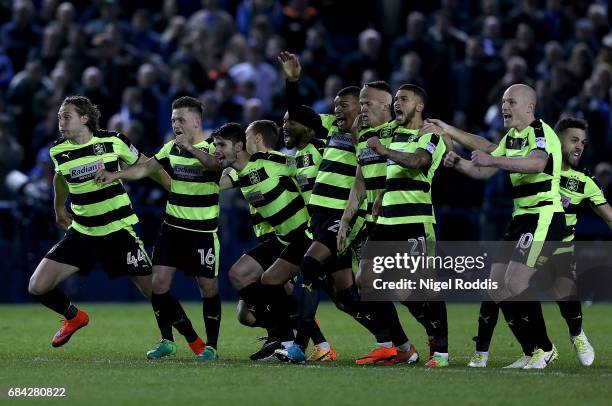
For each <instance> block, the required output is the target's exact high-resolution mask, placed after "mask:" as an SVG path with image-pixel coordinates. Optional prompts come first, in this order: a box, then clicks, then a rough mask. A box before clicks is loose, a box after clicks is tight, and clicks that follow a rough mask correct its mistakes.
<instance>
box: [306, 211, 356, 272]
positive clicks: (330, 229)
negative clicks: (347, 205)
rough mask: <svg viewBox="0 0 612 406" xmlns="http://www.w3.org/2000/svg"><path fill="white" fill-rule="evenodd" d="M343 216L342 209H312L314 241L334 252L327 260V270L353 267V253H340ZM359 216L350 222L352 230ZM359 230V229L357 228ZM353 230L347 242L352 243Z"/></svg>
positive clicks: (311, 219)
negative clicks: (339, 234) (339, 239)
mask: <svg viewBox="0 0 612 406" xmlns="http://www.w3.org/2000/svg"><path fill="white" fill-rule="evenodd" d="M341 218H342V211H341V210H333V209H325V208H321V207H316V208H314V209H312V216H311V218H310V229H311V231H312V237H313V240H314V241H317V242H320V243H321V244H323V245H325V246H326V247H327V249H329V250H330V251H331V253H332V255H331V257H330V258H329V260H328V261H327V262H326V270H327V271H328V272H335V271H339V270H342V269H347V268H351V260H352V258H351V254H350V253H349V252H345V253H342V254H339V253H338V230H339V229H340V219H341ZM358 220H359V218H358V216H354V217H353V220H352V221H351V223H350V224H349V225H350V226H351V232H352V230H353V229H354V227H355V224H356V223H357V222H358ZM355 231H358V230H355ZM351 232H349V235H348V236H347V243H350V240H349V239H350V238H351Z"/></svg>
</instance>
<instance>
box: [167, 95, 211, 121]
mask: <svg viewBox="0 0 612 406" xmlns="http://www.w3.org/2000/svg"><path fill="white" fill-rule="evenodd" d="M183 108H186V109H189V110H190V111H192V112H194V113H197V114H199V115H200V117H202V114H204V105H203V104H202V102H201V101H199V100H198V99H196V98H195V97H191V96H183V97H179V98H178V99H176V100H174V101H173V102H172V110H175V109H183Z"/></svg>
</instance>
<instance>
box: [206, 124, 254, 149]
mask: <svg viewBox="0 0 612 406" xmlns="http://www.w3.org/2000/svg"><path fill="white" fill-rule="evenodd" d="M211 136H212V137H213V138H223V139H224V140H228V141H231V142H232V143H233V144H237V143H239V142H242V145H245V144H246V141H245V138H246V136H245V133H244V128H242V126H241V125H240V124H238V123H226V124H223V125H222V126H221V127H219V128H217V129H215V130H214V131H213V132H212V134H211Z"/></svg>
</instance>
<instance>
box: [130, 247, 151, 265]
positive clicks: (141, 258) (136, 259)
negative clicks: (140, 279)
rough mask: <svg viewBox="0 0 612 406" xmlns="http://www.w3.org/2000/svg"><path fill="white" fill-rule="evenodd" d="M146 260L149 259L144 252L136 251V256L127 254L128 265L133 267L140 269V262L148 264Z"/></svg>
mask: <svg viewBox="0 0 612 406" xmlns="http://www.w3.org/2000/svg"><path fill="white" fill-rule="evenodd" d="M146 259H147V257H146V256H145V254H144V253H143V252H142V250H138V251H136V255H134V254H132V253H131V252H128V253H127V264H128V265H133V266H134V267H138V262H140V261H144V262H146Z"/></svg>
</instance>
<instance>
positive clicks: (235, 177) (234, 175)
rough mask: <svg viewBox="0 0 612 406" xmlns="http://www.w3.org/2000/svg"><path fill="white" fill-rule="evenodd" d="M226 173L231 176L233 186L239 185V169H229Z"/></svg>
mask: <svg viewBox="0 0 612 406" xmlns="http://www.w3.org/2000/svg"><path fill="white" fill-rule="evenodd" d="M225 174H226V175H227V176H229V178H230V180H231V181H232V186H233V187H236V186H238V171H236V170H233V169H232V170H231V171H227V172H226V173H225Z"/></svg>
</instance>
